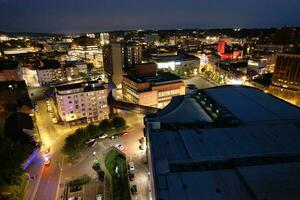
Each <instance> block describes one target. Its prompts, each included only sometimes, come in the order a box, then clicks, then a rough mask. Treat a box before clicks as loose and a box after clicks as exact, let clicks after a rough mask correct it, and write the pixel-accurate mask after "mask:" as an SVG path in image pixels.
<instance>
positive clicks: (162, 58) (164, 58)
mask: <svg viewBox="0 0 300 200" xmlns="http://www.w3.org/2000/svg"><path fill="white" fill-rule="evenodd" d="M153 60H155V62H171V61H175V62H181V61H190V60H196V61H197V60H199V58H197V57H195V56H191V55H177V56H160V57H158V58H155V59H153Z"/></svg>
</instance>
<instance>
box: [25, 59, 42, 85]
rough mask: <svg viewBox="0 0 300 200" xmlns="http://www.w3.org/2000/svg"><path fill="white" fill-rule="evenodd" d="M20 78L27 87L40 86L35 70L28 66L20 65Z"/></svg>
mask: <svg viewBox="0 0 300 200" xmlns="http://www.w3.org/2000/svg"><path fill="white" fill-rule="evenodd" d="M21 76H22V79H23V80H24V81H25V82H26V85H27V86H28V87H38V86H40V83H39V79H38V75H37V70H36V69H35V68H34V67H33V66H31V65H30V64H24V65H21Z"/></svg>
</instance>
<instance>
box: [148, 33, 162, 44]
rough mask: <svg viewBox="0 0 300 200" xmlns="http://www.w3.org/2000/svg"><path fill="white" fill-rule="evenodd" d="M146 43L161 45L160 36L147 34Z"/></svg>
mask: <svg viewBox="0 0 300 200" xmlns="http://www.w3.org/2000/svg"><path fill="white" fill-rule="evenodd" d="M145 41H146V42H147V43H148V44H149V45H156V46H158V45H159V34H158V33H151V34H145Z"/></svg>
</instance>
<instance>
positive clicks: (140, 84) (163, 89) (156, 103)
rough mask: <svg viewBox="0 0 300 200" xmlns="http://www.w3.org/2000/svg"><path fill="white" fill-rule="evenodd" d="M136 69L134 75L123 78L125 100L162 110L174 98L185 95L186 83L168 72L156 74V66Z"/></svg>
mask: <svg viewBox="0 0 300 200" xmlns="http://www.w3.org/2000/svg"><path fill="white" fill-rule="evenodd" d="M136 67H137V70H136V71H135V73H134V74H129V75H126V76H124V77H123V81H122V93H123V98H124V99H126V100H128V101H130V102H133V103H136V104H140V105H145V106H152V107H158V108H162V107H165V106H166V105H167V104H168V103H169V102H170V100H171V99H172V97H173V96H178V95H183V94H185V87H184V83H183V81H182V80H181V79H180V78H178V77H177V76H175V75H173V74H171V73H168V72H165V73H156V66H155V64H140V65H138V66H136ZM139 68H140V69H139ZM143 68H144V69H143Z"/></svg>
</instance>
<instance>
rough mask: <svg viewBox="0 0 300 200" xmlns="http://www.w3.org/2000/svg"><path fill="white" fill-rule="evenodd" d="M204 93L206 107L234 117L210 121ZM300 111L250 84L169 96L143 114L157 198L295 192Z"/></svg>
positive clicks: (299, 190)
mask: <svg viewBox="0 0 300 200" xmlns="http://www.w3.org/2000/svg"><path fill="white" fill-rule="evenodd" d="M203 94H205V95H204V97H205V98H206V99H207V100H208V98H209V101H214V102H213V103H212V104H215V105H213V106H212V107H210V106H208V107H210V109H215V107H216V108H219V109H220V112H221V109H226V113H228V112H229V113H231V114H232V116H234V117H236V118H237V120H239V121H240V123H238V124H235V125H234V126H232V125H228V126H227V125H226V123H225V124H221V126H220V124H216V120H215V119H214V118H213V117H212V115H211V113H208V110H207V107H205V105H203V104H202V103H201V101H202V100H199V99H201V98H199V95H202V97H203ZM209 104H211V103H209ZM299 119H300V109H299V108H297V107H294V106H293V105H291V104H288V103H286V102H284V101H282V100H280V99H278V98H276V97H274V96H272V95H269V94H266V93H264V92H262V91H260V90H257V89H254V88H250V87H242V86H224V87H216V88H210V89H204V90H201V91H198V92H196V93H194V94H192V95H186V96H184V97H183V96H182V97H177V98H175V99H173V100H172V102H171V103H170V104H169V106H167V107H166V108H165V109H163V110H162V111H159V112H158V113H157V114H156V115H151V116H147V117H146V120H145V123H146V134H147V137H148V139H149V148H150V152H151V153H150V159H151V162H150V163H151V164H152V168H153V173H151V174H153V179H154V186H155V195H156V199H160V200H171V199H172V200H181V199H186V200H198V199H216V200H218V199H220V200H221V199H272V200H273V199H278V200H279V199H298V198H299V196H300V182H299V181H298V180H299V178H300V156H299V155H300V121H299ZM199 121H202V122H206V123H207V124H206V125H205V126H203V124H202V125H201V123H198V122H199ZM157 123H159V124H160V126H158V125H157ZM189 123H194V126H190V124H189ZM166 124H170V126H166ZM176 124H177V125H176ZM178 124H180V125H178ZM214 124H215V125H214ZM197 126H198V127H197ZM161 147H164V148H161Z"/></svg>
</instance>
